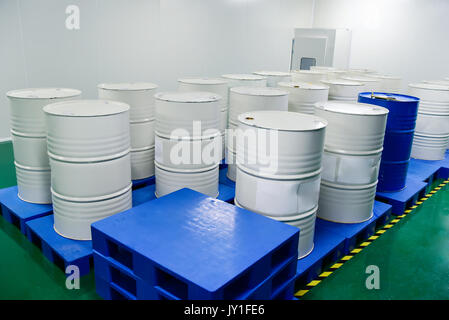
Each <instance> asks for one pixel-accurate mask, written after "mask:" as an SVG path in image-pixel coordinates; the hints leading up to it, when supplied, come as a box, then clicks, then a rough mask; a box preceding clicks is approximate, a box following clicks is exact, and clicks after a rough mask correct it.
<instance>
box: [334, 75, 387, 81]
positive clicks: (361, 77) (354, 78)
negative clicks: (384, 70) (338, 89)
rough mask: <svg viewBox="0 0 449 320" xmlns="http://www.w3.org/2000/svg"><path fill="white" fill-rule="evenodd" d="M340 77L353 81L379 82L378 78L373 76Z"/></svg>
mask: <svg viewBox="0 0 449 320" xmlns="http://www.w3.org/2000/svg"><path fill="white" fill-rule="evenodd" d="M341 79H343V80H349V81H355V82H380V79H376V78H373V77H371V78H370V77H366V76H365V77H363V76H351V75H349V76H342V77H341Z"/></svg>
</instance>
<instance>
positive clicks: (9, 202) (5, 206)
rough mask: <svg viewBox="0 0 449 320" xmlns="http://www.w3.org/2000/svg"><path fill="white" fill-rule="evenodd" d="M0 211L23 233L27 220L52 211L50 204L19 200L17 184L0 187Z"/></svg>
mask: <svg viewBox="0 0 449 320" xmlns="http://www.w3.org/2000/svg"><path fill="white" fill-rule="evenodd" d="M0 204H1V210H0V213H1V214H2V215H3V218H5V220H6V221H8V222H9V223H11V224H14V225H15V226H17V227H18V228H19V229H20V231H21V232H22V233H23V234H25V233H26V226H25V223H26V222H27V221H30V220H33V219H36V218H40V217H43V216H46V215H49V214H51V213H52V212H53V207H52V205H51V204H36V203H29V202H26V201H23V200H20V199H19V197H18V196H17V186H13V187H9V188H4V189H0Z"/></svg>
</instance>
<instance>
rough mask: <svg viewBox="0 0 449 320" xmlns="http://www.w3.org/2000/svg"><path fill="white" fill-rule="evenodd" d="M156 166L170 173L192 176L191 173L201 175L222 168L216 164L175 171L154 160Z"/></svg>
mask: <svg viewBox="0 0 449 320" xmlns="http://www.w3.org/2000/svg"><path fill="white" fill-rule="evenodd" d="M154 166H155V167H157V168H158V169H161V170H164V171H168V172H173V173H182V174H190V173H200V172H207V171H212V170H215V169H217V168H218V167H219V166H220V163H216V164H213V165H210V166H207V167H203V168H196V169H188V168H176V169H175V168H170V167H167V166H165V165H163V164H161V163H159V162H158V161H156V160H154Z"/></svg>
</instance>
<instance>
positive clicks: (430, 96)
mask: <svg viewBox="0 0 449 320" xmlns="http://www.w3.org/2000/svg"><path fill="white" fill-rule="evenodd" d="M409 93H410V95H412V96H415V97H418V98H420V103H419V108H418V118H417V120H416V129H415V137H414V139H413V147H412V158H416V159H423V160H442V159H444V155H445V152H446V149H447V146H448V143H449V85H438V84H429V83H415V84H410V85H409Z"/></svg>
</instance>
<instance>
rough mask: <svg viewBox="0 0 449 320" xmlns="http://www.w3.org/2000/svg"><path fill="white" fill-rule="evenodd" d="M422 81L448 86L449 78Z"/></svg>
mask: <svg viewBox="0 0 449 320" xmlns="http://www.w3.org/2000/svg"><path fill="white" fill-rule="evenodd" d="M423 83H430V84H439V85H441V86H449V79H447V80H423Z"/></svg>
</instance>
